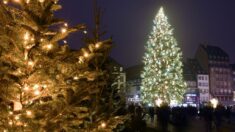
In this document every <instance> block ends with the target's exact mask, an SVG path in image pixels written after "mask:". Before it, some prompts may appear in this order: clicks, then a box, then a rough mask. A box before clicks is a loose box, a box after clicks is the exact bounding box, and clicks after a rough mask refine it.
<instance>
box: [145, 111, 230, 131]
mask: <svg viewBox="0 0 235 132" xmlns="http://www.w3.org/2000/svg"><path fill="white" fill-rule="evenodd" d="M146 123H147V127H148V128H147V130H146V132H161V131H160V130H159V127H158V126H157V122H156V117H155V120H154V122H153V123H151V121H150V119H147V121H146ZM168 132H207V130H206V123H205V121H204V119H199V118H192V119H189V120H188V123H187V125H184V126H181V127H179V126H175V125H173V124H171V123H169V126H168ZM209 132H235V115H233V116H232V119H231V122H230V123H227V122H226V121H225V120H224V121H223V122H222V126H221V128H220V129H219V130H216V128H215V126H213V128H212V130H210V131H209Z"/></svg>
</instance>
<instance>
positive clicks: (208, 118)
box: [203, 106, 213, 132]
mask: <svg viewBox="0 0 235 132" xmlns="http://www.w3.org/2000/svg"><path fill="white" fill-rule="evenodd" d="M203 117H204V120H205V122H206V132H211V131H212V121H213V108H212V107H211V106H205V107H204V108H203Z"/></svg>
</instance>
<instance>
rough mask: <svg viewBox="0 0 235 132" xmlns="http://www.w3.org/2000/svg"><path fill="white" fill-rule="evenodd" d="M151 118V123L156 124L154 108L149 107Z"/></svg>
mask: <svg viewBox="0 0 235 132" xmlns="http://www.w3.org/2000/svg"><path fill="white" fill-rule="evenodd" d="M149 116H150V119H151V123H153V122H154V107H152V106H150V107H149Z"/></svg>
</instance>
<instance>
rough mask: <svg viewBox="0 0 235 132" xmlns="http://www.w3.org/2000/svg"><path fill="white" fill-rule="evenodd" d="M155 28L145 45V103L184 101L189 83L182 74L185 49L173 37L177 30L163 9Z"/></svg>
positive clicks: (143, 92)
mask: <svg viewBox="0 0 235 132" xmlns="http://www.w3.org/2000/svg"><path fill="white" fill-rule="evenodd" d="M153 22H154V26H153V30H152V32H151V33H150V35H149V37H148V41H147V45H146V46H145V54H144V57H143V62H144V68H143V71H142V74H141V77H142V87H141V92H142V94H141V96H142V100H143V102H144V103H147V104H151V105H154V104H156V103H160V102H161V101H163V102H166V103H173V102H176V101H178V102H179V101H182V97H183V94H184V91H185V83H184V80H183V76H182V62H181V60H182V52H181V50H180V48H179V47H178V44H177V42H176V39H175V38H174V37H173V29H172V28H171V25H170V24H169V23H168V21H167V17H166V16H165V14H164V11H163V8H160V10H159V12H158V13H157V15H156V17H155V19H154V21H153Z"/></svg>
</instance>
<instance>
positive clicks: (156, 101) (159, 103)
mask: <svg viewBox="0 0 235 132" xmlns="http://www.w3.org/2000/svg"><path fill="white" fill-rule="evenodd" d="M162 102H163V101H162V100H161V99H157V100H155V103H156V105H157V106H158V107H160V106H161V104H162Z"/></svg>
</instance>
